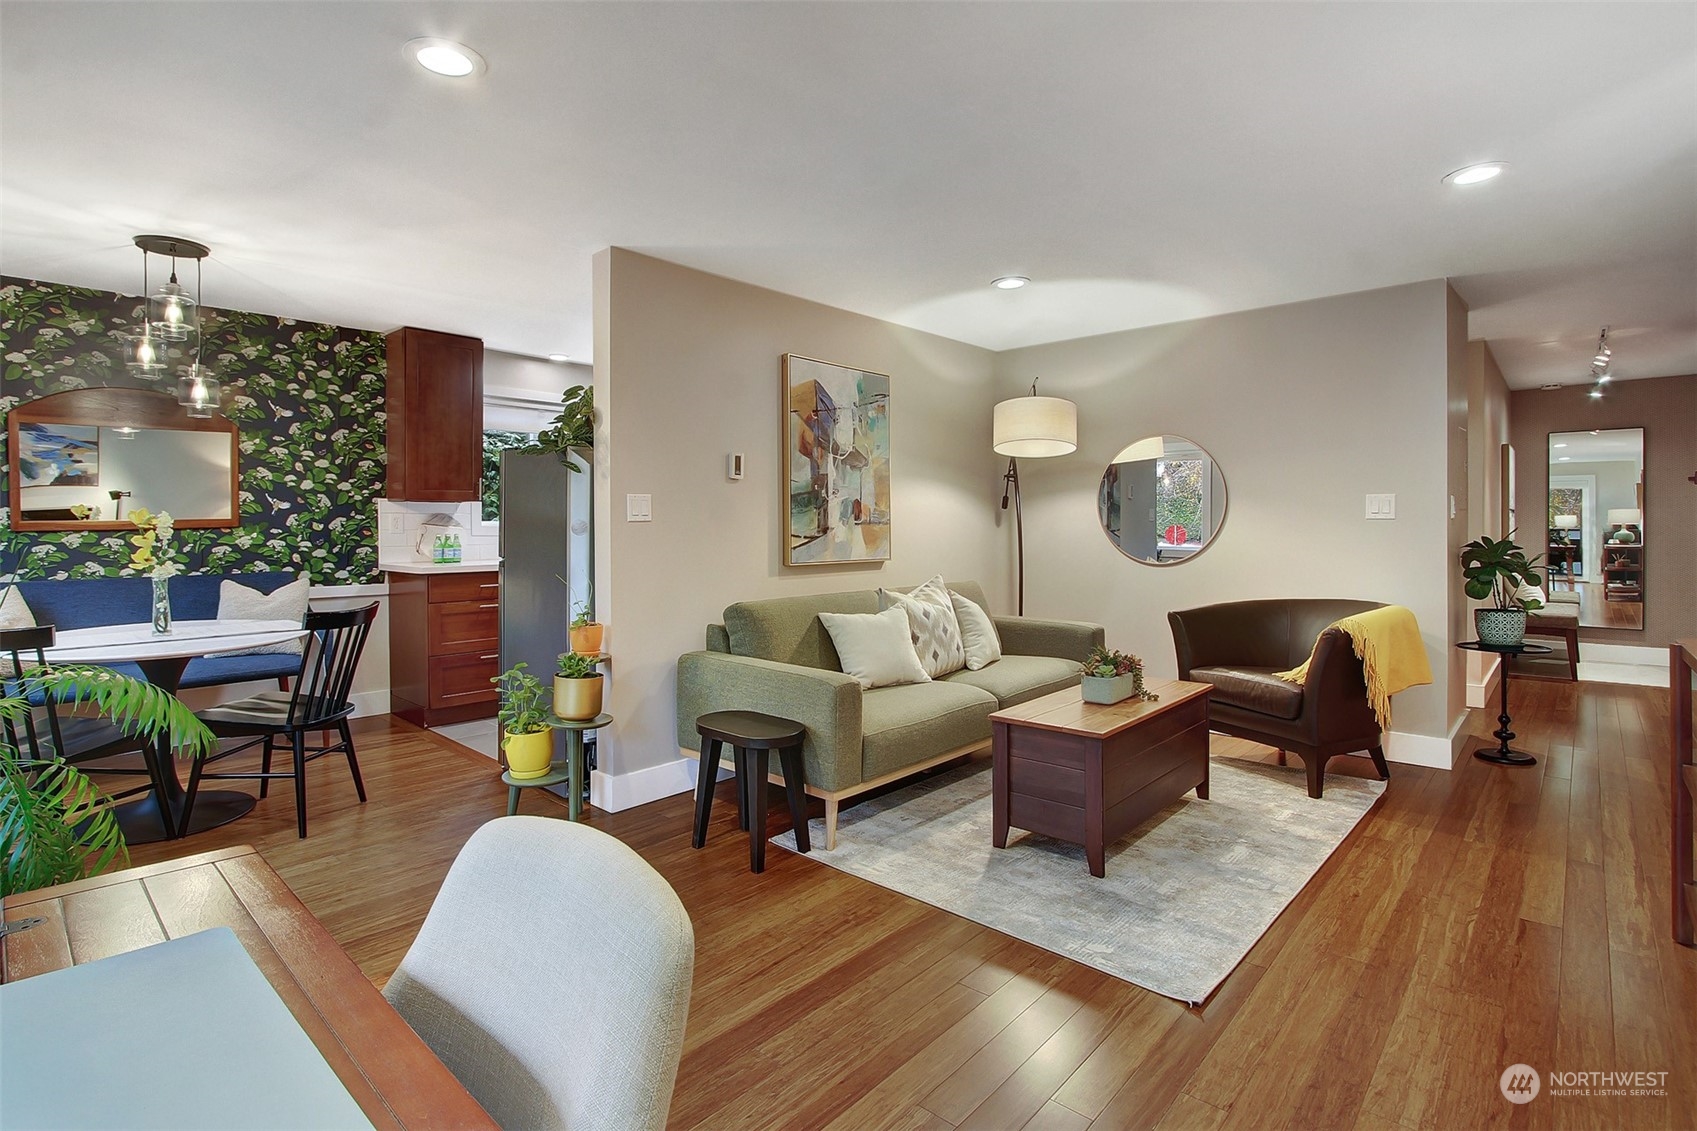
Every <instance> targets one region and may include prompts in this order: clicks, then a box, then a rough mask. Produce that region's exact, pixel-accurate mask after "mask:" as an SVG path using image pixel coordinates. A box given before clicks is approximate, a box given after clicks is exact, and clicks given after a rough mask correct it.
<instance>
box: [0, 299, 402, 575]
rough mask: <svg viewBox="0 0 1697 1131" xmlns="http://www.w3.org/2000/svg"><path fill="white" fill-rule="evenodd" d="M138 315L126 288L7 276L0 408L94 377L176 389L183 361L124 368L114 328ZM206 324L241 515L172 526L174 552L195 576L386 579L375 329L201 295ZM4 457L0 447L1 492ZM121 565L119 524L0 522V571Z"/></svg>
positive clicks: (0, 324)
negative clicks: (236, 436)
mask: <svg viewBox="0 0 1697 1131" xmlns="http://www.w3.org/2000/svg"><path fill="white" fill-rule="evenodd" d="M143 312H144V311H143V303H142V301H141V300H140V299H137V298H134V297H131V296H126V295H117V294H111V293H109V292H106V291H95V290H88V289H86V288H83V287H67V286H61V285H59V284H57V283H40V282H33V281H30V280H25V279H14V278H0V359H3V360H0V364H3V365H4V368H3V369H0V411H3V412H6V413H10V412H11V411H12V408H13V407H14V406H15V405H17V404H18V403H20V402H22V401H27V400H33V399H34V398H36V397H40V396H45V395H46V394H48V393H57V392H62V391H64V390H66V389H79V388H85V387H90V386H123V387H130V388H157V389H160V390H162V391H174V389H175V383H176V372H175V369H176V362H177V360H178V358H177V357H175V356H173V358H172V362H173V364H172V369H171V373H170V376H169V378H159V379H155V378H150V377H145V376H142V375H140V374H136V373H132V372H131V371H130V370H129V369H127V368H125V366H124V363H123V358H122V355H121V345H122V343H121V341H120V339H119V338H118V337H117V335H118V334H120V333H129V332H133V331H134V330H136V329H138V328H139V326H140V321H141V316H142V314H143ZM201 320H202V333H203V334H204V336H205V343H204V353H203V359H204V360H205V362H206V363H207V364H208V366H209V367H210V368H211V370H212V371H213V373H214V374H215V375H216V376H217V377H218V378H219V379H220V380H221V381H222V382H223V383H224V414H225V415H226V416H228V417H229V418H230V419H231V420H233V421H235V422H236V424H237V426H238V427H239V428H240V429H241V441H240V443H241V499H240V514H241V525H240V526H239V527H235V528H232V529H227V530H179V531H178V532H177V536H176V539H175V545H176V548H177V552H178V556H179V558H180V560H182V562H183V564H184V565H185V566H186V568H187V569H188V570H190V571H191V572H205V573H245V572H254V571H262V570H295V571H298V570H303V569H304V570H306V571H308V572H309V573H310V574H311V575H312V580H313V582H314V583H315V584H319V585H354V584H362V583H366V582H376V581H380V580H381V579H382V575H381V574H380V572H379V571H378V569H377V506H376V501H375V500H376V498H377V496H379V495H381V494H382V493H383V487H384V448H383V444H384V424H385V414H384V411H383V397H384V384H385V377H386V373H387V368H386V358H385V349H384V342H383V335H382V334H379V333H376V332H374V331H369V330H350V329H347V328H344V327H341V326H327V325H323V324H319V323H311V322H295V321H292V320H290V319H287V318H274V317H271V316H269V315H264V314H249V313H246V312H243V311H238V310H215V309H212V308H209V307H208V308H203V309H202V311H201ZM188 344H189V345H190V346H191V348H192V342H191V343H188ZM184 360H187V359H184ZM4 444H5V436H4V434H3V433H0V449H3V447H4ZM8 467H9V463H8V462H7V461H6V460H4V459H0V503H3V502H4V499H5V496H4V494H3V492H4V490H5V488H6V486H7V484H6V482H5V480H4V476H5V474H6V469H7V468H8ZM0 514H5V512H4V510H3V509H0ZM6 517H7V519H8V520H9V518H10V516H9V515H6ZM128 562H129V547H128V544H127V542H126V540H125V536H124V535H122V534H120V533H117V532H113V531H92V530H91V531H86V532H79V531H67V532H64V533H38V532H34V531H31V532H18V531H14V530H13V529H12V528H11V523H10V521H7V522H6V524H5V527H4V530H3V532H0V579H9V578H12V577H16V578H66V577H105V576H127V575H129V574H130V573H131V572H132V571H131V570H130V568H129V566H128Z"/></svg>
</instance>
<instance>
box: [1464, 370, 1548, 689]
mask: <svg viewBox="0 0 1697 1131" xmlns="http://www.w3.org/2000/svg"><path fill="white" fill-rule="evenodd" d="M1508 442H1509V431H1508V382H1507V381H1505V380H1503V371H1502V370H1501V369H1499V368H1498V367H1497V359H1496V356H1495V355H1494V354H1492V353H1491V347H1490V346H1489V345H1487V344H1486V343H1484V342H1469V343H1467V513H1466V515H1465V523H1464V530H1463V535H1464V538H1465V539H1466V540H1469V541H1470V540H1472V539H1474V538H1477V537H1479V536H1480V535H1484V534H1488V535H1490V536H1491V537H1492V538H1501V537H1503V536H1504V535H1505V534H1507V533H1508V530H1507V529H1506V527H1505V520H1504V507H1505V506H1506V504H1507V498H1506V495H1507V491H1508V487H1507V480H1506V479H1505V478H1504V474H1503V446H1504V445H1505V444H1507V443H1508ZM1515 458H1516V459H1517V460H1519V459H1526V458H1527V456H1526V454H1525V453H1522V452H1517V453H1515ZM1517 521H1518V519H1517ZM1533 525H1534V526H1536V525H1537V524H1536V523H1534V524H1533ZM1469 607H1470V608H1477V607H1478V602H1471V603H1470V606H1469ZM1471 615H1472V614H1471V613H1466V614H1464V619H1463V625H1462V632H1463V633H1464V634H1466V635H1465V636H1464V637H1463V638H1464V639H1465V638H1467V637H1469V636H1471V635H1472V634H1471V633H1467V630H1466V629H1467V626H1466V621H1465V618H1466V617H1467V616H1471ZM1465 659H1466V662H1467V684H1468V692H1469V694H1470V695H1471V696H1472V698H1470V699H1469V703H1470V704H1471V705H1472V706H1482V705H1483V704H1484V703H1485V702H1486V701H1487V700H1488V699H1489V691H1490V685H1491V681H1492V679H1493V678H1494V677H1495V675H1496V672H1497V668H1498V666H1499V664H1498V660H1497V657H1495V656H1488V655H1486V654H1485V653H1482V652H1469V653H1467V654H1466V657H1465Z"/></svg>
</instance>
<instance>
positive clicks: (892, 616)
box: [819, 609, 931, 687]
mask: <svg viewBox="0 0 1697 1131" xmlns="http://www.w3.org/2000/svg"><path fill="white" fill-rule="evenodd" d="M819 623H820V624H823V625H824V626H825V631H826V632H828V633H830V634H831V643H832V644H834V645H836V647H837V657H838V658H839V659H840V660H842V662H843V673H844V674H845V675H852V676H853V677H854V678H855V679H857V680H859V681H860V686H862V687H889V686H891V685H892V684H897V683H929V682H931V677H930V676H928V675H926V674H925V669H924V668H922V667H920V665H919V655H918V653H916V652H914V650H913V639H912V637H911V635H910V634H909V632H908V625H907V614H906V613H904V612H902V611H901V610H900V609H885V610H884V611H883V612H881V613H820V614H819Z"/></svg>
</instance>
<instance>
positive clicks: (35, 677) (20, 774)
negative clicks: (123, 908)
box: [0, 665, 218, 895]
mask: <svg viewBox="0 0 1697 1131" xmlns="http://www.w3.org/2000/svg"><path fill="white" fill-rule="evenodd" d="M8 690H10V691H11V692H12V694H9V695H7V696H5V697H3V698H0V717H4V718H5V720H6V722H7V723H8V724H10V729H11V730H12V731H13V732H15V733H21V728H22V727H23V724H24V720H25V719H26V718H27V717H28V715H29V713H30V703H29V699H30V697H31V696H33V695H35V693H36V692H38V691H43V692H47V693H49V694H50V695H51V696H52V697H53V699H55V700H56V701H57V702H59V703H62V704H65V705H66V706H77V705H86V706H89V707H93V708H94V709H95V710H97V711H99V713H100V714H102V715H104V716H105V717H106V718H108V719H110V720H111V721H112V722H114V723H116V724H117V726H118V728H119V729H120V730H121V731H123V733H124V734H125V735H127V736H129V737H131V738H137V739H141V740H144V741H149V742H154V743H157V744H159V745H161V746H164V747H165V748H167V749H169V750H173V751H175V752H176V753H177V754H178V755H179V756H183V757H199V756H201V755H204V754H207V753H209V752H211V751H212V750H213V749H214V748H215V747H216V746H217V742H218V740H217V739H216V738H214V737H213V735H212V732H211V731H210V730H208V729H207V728H206V724H204V723H202V722H201V721H200V720H199V719H197V718H195V716H194V713H193V712H192V711H190V710H189V709H188V708H187V707H185V706H183V704H182V703H180V702H178V701H177V699H176V697H174V696H173V695H171V694H170V693H169V692H167V691H165V690H163V689H161V688H158V687H155V686H154V685H153V684H150V683H144V682H142V681H141V680H137V679H131V678H130V677H128V676H124V675H119V674H118V673H117V672H114V671H110V670H108V669H106V668H94V667H84V666H81V665H67V666H64V667H55V668H48V669H43V670H40V671H36V672H31V673H28V674H26V675H24V676H22V677H20V678H18V679H16V680H15V681H13V682H12V683H11V685H10V687H9V688H8ZM38 729H39V725H38ZM128 858H129V852H128V848H127V846H126V845H125V844H124V834H123V831H122V830H121V829H119V827H118V822H117V819H116V818H115V817H114V816H113V814H112V807H111V803H110V799H108V798H107V796H106V795H105V794H104V793H102V792H101V790H100V788H99V787H98V786H96V785H95V784H94V782H93V781H91V780H90V779H89V778H88V776H87V775H86V774H84V773H83V772H82V771H81V770H79V769H78V768H77V767H75V766H73V765H71V764H70V763H68V762H66V761H64V760H63V759H62V758H61V757H59V755H58V753H57V752H54V753H53V754H52V755H51V756H50V757H41V756H39V755H37V754H36V753H33V752H25V751H22V750H19V749H18V748H17V747H16V746H14V745H12V744H11V743H10V742H7V741H5V740H4V738H0V895H13V894H15V893H17V892H23V891H33V890H35V889H36V888H42V887H48V886H50V885H52V884H59V883H65V882H67V881H70V880H77V879H81V878H82V877H84V876H92V875H98V874H99V873H101V872H103V871H105V870H106V869H107V868H108V867H110V866H111V865H112V863H113V862H114V861H115V860H124V861H126V862H127V861H128Z"/></svg>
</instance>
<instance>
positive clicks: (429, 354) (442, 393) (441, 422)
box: [386, 326, 483, 503]
mask: <svg viewBox="0 0 1697 1131" xmlns="http://www.w3.org/2000/svg"><path fill="white" fill-rule="evenodd" d="M387 341H388V346H389V351H388V353H389V381H388V403H387V405H386V411H387V412H388V418H389V420H388V445H389V468H388V486H387V491H388V497H389V498H390V499H391V500H394V501H397V502H418V503H460V502H465V501H467V500H470V499H476V498H479V497H481V485H480V481H481V478H482V474H483V342H482V340H481V339H478V338H466V337H462V336H460V335H458V334H443V333H439V332H438V331H435V330H419V329H416V328H414V327H411V326H404V327H402V328H401V329H399V330H396V331H394V332H393V333H391V334H390V335H389V337H388V339H387Z"/></svg>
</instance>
